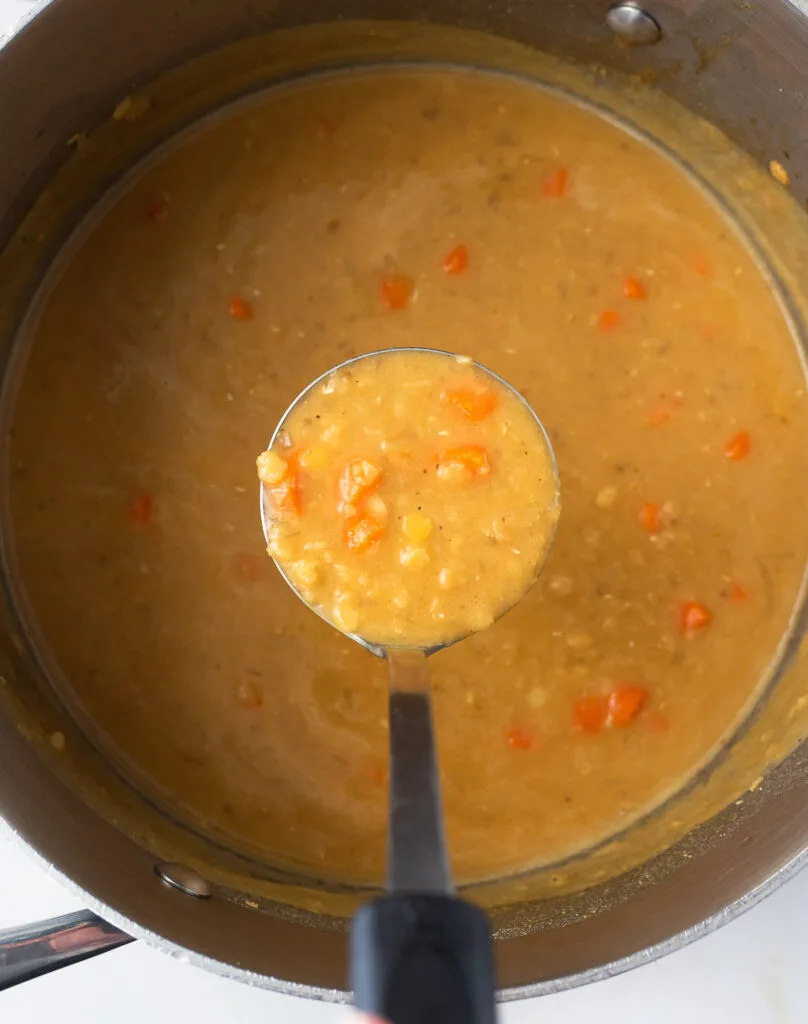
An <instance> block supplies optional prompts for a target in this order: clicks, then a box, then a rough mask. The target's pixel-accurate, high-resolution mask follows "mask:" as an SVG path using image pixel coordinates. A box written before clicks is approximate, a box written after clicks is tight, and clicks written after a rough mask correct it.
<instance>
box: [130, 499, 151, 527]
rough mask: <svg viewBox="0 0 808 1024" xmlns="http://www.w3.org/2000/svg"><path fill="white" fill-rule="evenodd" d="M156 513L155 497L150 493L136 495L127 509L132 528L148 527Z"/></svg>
mask: <svg viewBox="0 0 808 1024" xmlns="http://www.w3.org/2000/svg"><path fill="white" fill-rule="evenodd" d="M153 512H154V495H153V494H151V493H150V492H149V491H144V492H143V493H142V494H136V495H135V496H134V498H132V500H131V501H130V502H129V505H128V506H127V509H126V519H127V522H130V523H131V524H132V526H148V524H149V523H150V522H151V518H152V513H153Z"/></svg>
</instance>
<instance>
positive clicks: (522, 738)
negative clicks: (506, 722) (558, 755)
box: [508, 725, 536, 750]
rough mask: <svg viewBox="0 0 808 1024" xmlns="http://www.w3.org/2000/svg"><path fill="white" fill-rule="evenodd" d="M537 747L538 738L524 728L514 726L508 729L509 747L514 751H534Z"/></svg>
mask: <svg viewBox="0 0 808 1024" xmlns="http://www.w3.org/2000/svg"><path fill="white" fill-rule="evenodd" d="M535 745H536V737H535V736H534V735H533V733H532V732H531V731H530V730H529V729H525V728H524V726H521V725H512V726H511V727H510V729H508V746H509V747H510V748H511V749H512V750H532V749H533V747H534V746H535Z"/></svg>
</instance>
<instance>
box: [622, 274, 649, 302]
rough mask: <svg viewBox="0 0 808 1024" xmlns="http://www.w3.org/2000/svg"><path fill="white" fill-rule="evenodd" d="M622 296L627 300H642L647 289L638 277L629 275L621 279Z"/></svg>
mask: <svg viewBox="0 0 808 1024" xmlns="http://www.w3.org/2000/svg"><path fill="white" fill-rule="evenodd" d="M623 294H624V295H625V297H626V298H627V299H644V298H646V297H647V295H648V289H647V288H646V287H645V285H644V284H643V282H642V281H641V280H640V279H639V278H638V277H631V276H630V275H629V276H628V277H626V278H624V279H623Z"/></svg>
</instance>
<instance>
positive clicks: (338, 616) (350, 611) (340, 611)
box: [331, 594, 359, 633]
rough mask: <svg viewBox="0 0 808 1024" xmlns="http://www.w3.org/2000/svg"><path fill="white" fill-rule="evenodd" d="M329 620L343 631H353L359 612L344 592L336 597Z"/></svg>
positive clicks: (357, 623) (357, 622) (356, 624)
mask: <svg viewBox="0 0 808 1024" xmlns="http://www.w3.org/2000/svg"><path fill="white" fill-rule="evenodd" d="M331 621H332V622H333V623H334V625H335V626H336V627H337V629H341V630H342V632H343V633H353V631H354V630H355V629H356V627H357V626H358V625H359V612H358V611H357V610H356V608H354V606H353V605H352V604H351V603H350V599H349V598H348V597H347V596H346V595H345V594H343V595H342V596H341V597H338V598H337V600H336V603H335V604H334V607H333V608H332V609H331Z"/></svg>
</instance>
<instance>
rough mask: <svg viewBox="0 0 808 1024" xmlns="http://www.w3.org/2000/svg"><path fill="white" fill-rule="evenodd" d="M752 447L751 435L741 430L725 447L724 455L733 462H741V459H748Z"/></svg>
mask: <svg viewBox="0 0 808 1024" xmlns="http://www.w3.org/2000/svg"><path fill="white" fill-rule="evenodd" d="M751 447H752V444H751V441H750V439H749V434H748V433H747V432H746V431H745V430H741V431H740V432H739V433H737V434H735V436H734V437H731V438H730V439H729V441H727V443H726V446H725V447H724V455H725V456H726V457H727V458H728V459H730V460H731V461H732V462H739V461H740V460H741V459H745V458H746V456H747V455H748V454H749V450H750V448H751Z"/></svg>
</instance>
